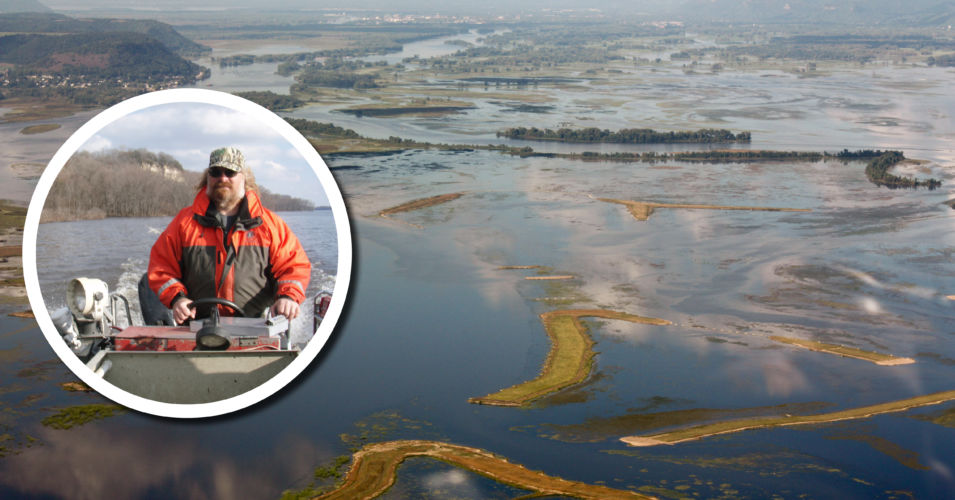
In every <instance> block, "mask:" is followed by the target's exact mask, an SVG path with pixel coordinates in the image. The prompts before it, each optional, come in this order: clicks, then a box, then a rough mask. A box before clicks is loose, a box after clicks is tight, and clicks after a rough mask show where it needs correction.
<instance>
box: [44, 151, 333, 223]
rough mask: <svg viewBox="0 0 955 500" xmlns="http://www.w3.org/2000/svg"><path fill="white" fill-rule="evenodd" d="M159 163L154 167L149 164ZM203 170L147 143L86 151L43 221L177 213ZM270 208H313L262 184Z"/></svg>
mask: <svg viewBox="0 0 955 500" xmlns="http://www.w3.org/2000/svg"><path fill="white" fill-rule="evenodd" d="M150 166H152V167H159V168H156V169H155V170H154V169H150V168H147V167H150ZM200 175H201V173H200V172H190V171H187V170H183V168H182V165H181V164H180V163H179V162H178V161H177V160H176V159H175V158H173V157H172V156H171V155H168V154H166V153H154V152H151V151H147V150H144V149H137V150H108V151H102V152H95V153H93V152H88V151H81V152H78V153H76V154H75V155H73V157H72V158H70V160H69V161H68V162H67V163H66V165H64V167H63V169H62V170H61V171H60V174H59V175H58V176H57V178H56V180H55V181H54V182H53V185H52V187H51V188H50V193H49V195H48V196H47V199H46V205H45V206H44V209H43V215H42V220H43V221H44V222H52V221H62V220H83V219H102V218H105V217H160V216H173V215H175V214H176V213H178V212H179V210H181V209H182V208H183V207H186V206H189V205H191V204H192V201H193V198H194V197H195V195H196V190H195V186H196V184H197V183H198V182H199V177H200ZM259 193H260V195H261V198H262V203H263V204H264V205H265V206H266V207H268V208H269V209H271V210H277V211H294V210H314V208H315V206H314V205H313V204H312V203H311V202H309V201H307V200H302V199H299V198H293V197H291V196H287V195H281V194H276V193H272V192H271V191H269V190H267V189H265V188H263V187H262V186H259Z"/></svg>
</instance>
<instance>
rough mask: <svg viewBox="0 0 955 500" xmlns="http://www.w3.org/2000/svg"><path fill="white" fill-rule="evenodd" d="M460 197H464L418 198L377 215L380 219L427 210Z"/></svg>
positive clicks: (457, 194)
mask: <svg viewBox="0 0 955 500" xmlns="http://www.w3.org/2000/svg"><path fill="white" fill-rule="evenodd" d="M462 196H464V193H448V194H439V195H437V196H430V197H428V198H418V199H417V200H411V201H409V202H407V203H402V204H401V205H396V206H393V207H391V208H386V209H384V210H382V211H380V212H378V215H379V216H381V217H387V216H389V215H392V214H397V213H401V212H411V211H413V210H420V209H422V208H427V207H431V206H434V205H440V204H442V203H447V202H449V201H452V200H456V199H458V198H460V197H462Z"/></svg>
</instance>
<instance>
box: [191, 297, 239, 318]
mask: <svg viewBox="0 0 955 500" xmlns="http://www.w3.org/2000/svg"><path fill="white" fill-rule="evenodd" d="M207 304H218V305H223V306H226V307H228V308H230V309H232V310H233V311H235V313H236V315H238V316H241V317H243V318H244V317H245V311H243V310H242V308H241V307H239V304H236V303H235V302H232V301H231V300H228V299H220V298H219V297H205V298H202V299H196V300H194V301H192V303H190V304H189V306H188V307H189V309H195V308H196V307H198V306H204V305H207Z"/></svg>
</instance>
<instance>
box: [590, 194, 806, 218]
mask: <svg viewBox="0 0 955 500" xmlns="http://www.w3.org/2000/svg"><path fill="white" fill-rule="evenodd" d="M597 200H598V201H604V202H607V203H619V204H621V205H625V206H626V207H627V210H629V211H630V214H631V215H633V218H634V219H637V220H639V221H645V220H647V219H649V218H650V216H651V215H653V211H654V210H655V209H657V208H692V209H702V210H755V211H762V212H811V211H812V210H809V209H807V208H775V207H740V206H730V205H699V204H686V203H652V202H645V201H630V200H617V199H613V198H597Z"/></svg>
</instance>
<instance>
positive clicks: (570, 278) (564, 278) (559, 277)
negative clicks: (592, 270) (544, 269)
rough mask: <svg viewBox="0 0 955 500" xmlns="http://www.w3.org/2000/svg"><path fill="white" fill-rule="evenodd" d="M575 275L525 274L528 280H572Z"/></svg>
mask: <svg viewBox="0 0 955 500" xmlns="http://www.w3.org/2000/svg"><path fill="white" fill-rule="evenodd" d="M574 278H575V276H574V275H572V274H560V275H556V276H525V277H524V279H526V280H572V279H574Z"/></svg>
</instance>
